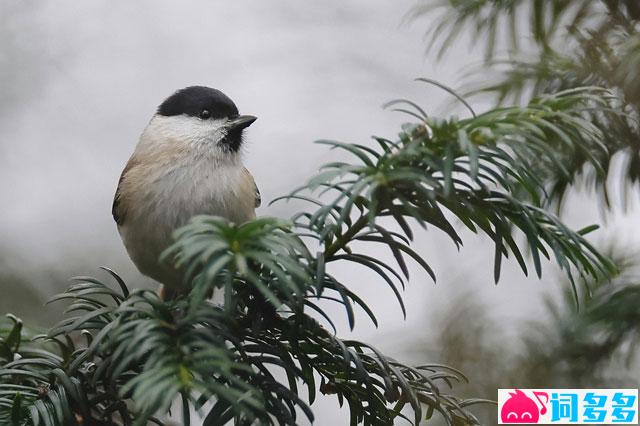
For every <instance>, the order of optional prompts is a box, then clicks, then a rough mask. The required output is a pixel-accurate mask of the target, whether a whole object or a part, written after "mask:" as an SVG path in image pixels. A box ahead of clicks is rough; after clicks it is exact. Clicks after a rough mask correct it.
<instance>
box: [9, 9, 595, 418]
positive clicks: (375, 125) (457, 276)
mask: <svg viewBox="0 0 640 426" xmlns="http://www.w3.org/2000/svg"><path fill="white" fill-rule="evenodd" d="M414 4H415V1H414V0H394V1H371V0H357V1H356V0H352V1H349V2H345V1H343V0H331V1H328V0H327V1H323V2H311V1H306V2H301V1H299V0H289V1H234V2H221V1H219V2H212V1H184V0H183V1H180V2H175V1H169V0H138V1H135V2H133V1H129V2H110V1H106V0H100V1H82V2H80V1H73V0H55V1H53V0H50V1H33V0H32V1H25V0H20V1H18V0H4V1H3V2H2V4H1V5H0V15H1V16H0V27H1V28H0V46H1V48H0V125H1V126H2V137H1V138H0V153H1V156H0V182H2V183H1V184H0V185H1V186H0V195H1V196H2V209H1V210H0V241H1V243H2V245H1V246H0V255H2V259H3V260H4V262H3V263H0V265H1V266H2V268H5V272H6V271H11V270H16V269H19V270H21V271H25V270H26V271H30V273H33V274H35V275H36V276H38V277H39V281H38V284H37V286H36V290H37V291H38V292H41V293H42V295H43V296H46V295H49V294H51V293H52V292H55V291H59V290H61V289H63V288H64V287H65V286H66V282H64V281H63V280H60V279H58V276H57V275H54V276H55V279H48V278H47V277H49V276H51V274H52V273H53V272H55V271H58V272H60V271H63V272H64V273H67V272H68V273H73V274H94V273H95V268H96V267H97V266H98V265H109V266H113V267H115V268H117V269H118V270H119V271H121V272H122V274H123V275H124V277H125V279H126V280H127V281H128V282H130V283H131V282H132V283H135V282H141V280H140V276H139V274H138V273H137V272H136V270H135V268H134V267H133V266H132V264H131V263H130V261H129V260H128V258H127V257H126V253H125V251H124V248H123V246H122V243H121V242H120V238H119V236H118V233H117V231H116V227H115V224H114V223H113V220H112V218H111V202H112V197H113V193H114V191H115V187H116V184H117V181H118V177H119V175H120V172H121V170H122V168H123V166H124V164H125V162H126V161H127V159H128V157H129V155H130V154H131V152H132V150H133V148H134V145H135V144H136V142H137V139H138V136H139V134H140V133H141V131H142V130H143V128H144V126H145V125H146V123H147V122H148V120H149V119H150V117H151V115H152V114H153V112H154V110H155V108H156V107H157V105H158V104H159V103H160V102H161V101H162V100H163V99H164V98H165V97H166V96H168V95H170V94H171V93H172V92H173V91H174V90H176V89H179V88H182V87H185V86H189V85H194V84H201V85H207V86H212V87H215V88H218V89H221V90H222V91H224V92H225V93H226V94H228V95H229V96H230V97H231V98H232V99H233V100H234V101H235V102H236V104H237V105H238V107H239V109H240V111H241V113H246V114H253V115H256V116H258V117H259V119H258V121H257V122H256V123H255V124H254V125H253V126H251V128H250V129H249V130H248V132H247V148H246V157H245V158H246V164H247V166H248V167H249V169H250V170H251V171H252V173H253V174H254V176H255V178H256V181H257V184H258V186H259V188H260V190H261V192H262V197H263V200H264V201H265V202H264V203H263V207H262V208H261V209H260V210H259V211H258V213H259V214H260V215H275V216H282V217H287V216H289V215H290V214H291V207H290V206H287V205H286V204H278V205H275V206H272V207H268V206H267V204H268V202H269V201H270V200H271V199H273V198H275V197H276V196H279V195H282V194H283V193H286V192H288V191H289V190H291V189H293V188H294V187H296V186H297V185H299V184H300V183H301V182H302V181H303V180H304V179H306V178H308V177H309V176H310V175H311V174H312V173H313V172H314V171H315V170H316V169H317V168H318V167H319V166H320V165H321V164H322V163H323V162H326V161H328V160H330V159H335V158H336V157H337V155H338V154H336V153H333V152H328V151H327V150H326V149H325V148H323V147H320V146H315V145H314V144H312V142H313V141H314V140H316V139H337V140H341V141H346V142H366V141H367V140H368V138H369V137H370V136H371V135H373V134H376V135H381V136H386V137H390V138H394V137H395V135H396V133H397V129H398V125H399V124H400V123H401V122H402V121H403V117H401V116H399V115H397V114H395V113H392V112H387V111H383V110H382V108H381V105H382V104H383V103H384V102H386V101H389V100H391V99H394V98H397V97H407V98H410V99H413V100H415V101H417V102H418V103H420V104H421V105H423V106H424V108H425V109H426V110H427V111H429V112H431V113H436V115H437V114H438V112H439V111H440V112H441V111H442V109H441V108H440V107H441V106H442V104H443V102H444V101H445V100H447V99H448V98H447V97H446V96H445V94H444V93H442V92H441V91H439V90H437V89H435V88H433V87H427V86H424V85H421V84H418V83H415V82H414V81H413V79H414V78H415V77H420V76H425V77H430V78H435V79H437V80H439V81H441V82H443V83H446V84H449V85H453V86H455V85H456V84H457V83H458V80H457V77H458V76H459V75H460V74H459V72H460V71H461V68H462V67H463V66H464V65H467V64H469V63H471V62H474V61H476V60H478V59H479V57H478V52H477V51H471V52H470V51H468V50H467V49H465V48H460V49H459V50H457V51H455V52H452V53H451V54H449V55H448V56H447V57H446V58H445V59H444V60H443V61H442V62H440V63H436V62H435V60H434V59H433V57H432V56H427V55H426V54H425V48H426V46H425V41H424V38H423V34H424V32H425V30H426V29H427V28H428V26H429V25H430V22H429V20H427V19H422V20H418V21H416V22H407V20H406V19H405V17H406V14H407V12H409V11H410V9H411V7H412V6H413V5H414ZM571 213H572V214H571V215H570V219H571V221H572V222H573V223H576V226H584V225H587V224H589V223H591V221H593V220H594V215H593V209H590V208H585V209H581V211H580V212H571ZM596 219H597V217H596ZM467 239H468V241H469V243H468V244H467V245H466V247H465V248H464V249H463V250H462V251H461V252H460V254H458V253H457V252H456V250H455V248H454V246H453V244H451V243H449V242H448V241H447V240H446V239H445V238H444V237H443V236H442V235H440V234H437V233H426V234H424V233H422V234H419V238H418V241H417V244H416V245H417V248H418V251H419V252H421V253H423V254H424V255H425V257H426V258H427V260H428V261H429V262H430V263H432V266H434V268H435V269H436V272H437V273H438V277H439V282H438V284H437V286H434V285H433V283H431V282H430V281H429V279H428V277H425V276H424V274H422V273H420V271H419V270H418V269H414V274H413V277H412V278H413V279H412V283H411V286H410V287H409V289H408V291H407V293H406V297H407V305H408V311H409V314H408V321H407V322H404V321H403V319H402V317H401V314H400V310H399V309H398V307H397V306H396V305H395V304H394V303H393V302H391V301H392V295H391V294H390V293H388V292H387V291H386V288H385V287H384V285H382V284H381V283H378V282H376V281H375V280H374V279H372V277H368V276H367V277H364V278H363V277H362V276H361V275H360V273H359V271H350V270H345V271H340V273H341V274H343V275H346V276H348V277H351V279H352V281H354V283H355V284H354V285H355V288H356V289H357V290H361V291H363V292H364V294H365V297H366V298H367V300H368V301H370V302H371V305H372V307H374V308H375V309H376V310H377V312H378V313H379V317H380V318H381V319H382V323H383V325H382V327H381V328H380V329H379V330H375V329H374V328H373V327H372V326H370V325H367V324H366V321H365V319H364V317H360V323H359V327H358V328H357V329H356V332H355V333H354V336H355V337H357V338H361V339H368V340H369V341H373V343H374V344H377V345H378V346H380V347H381V348H382V349H383V350H386V351H387V352H390V353H391V354H392V355H398V354H399V353H402V351H403V350H404V349H403V348H402V347H398V345H397V342H398V341H401V342H405V343H407V342H409V341H410V338H411V336H412V335H413V334H412V333H422V330H421V329H422V328H423V327H424V326H425V321H426V320H427V319H429V318H430V317H429V315H430V312H431V310H432V308H433V307H434V306H442V305H443V304H446V301H447V300H449V299H450V297H451V295H452V292H451V289H450V288H448V286H449V287H451V286H456V285H460V286H461V287H462V288H464V287H465V283H470V284H472V285H474V286H482V287H483V288H482V294H483V298H484V299H487V300H488V301H489V302H488V303H490V304H491V306H492V308H493V309H495V310H496V311H497V312H499V313H501V315H504V316H505V318H507V319H506V320H505V321H507V322H508V321H509V320H508V318H511V316H513V317H515V318H522V317H527V316H535V314H536V311H537V310H538V309H537V308H535V306H536V304H532V303H531V301H530V300H531V299H530V297H531V295H532V294H534V295H535V294H537V293H539V289H540V288H541V287H542V288H544V286H545V285H546V286H553V283H554V281H555V278H556V276H555V275H553V273H551V274H549V278H548V279H547V280H545V281H543V282H542V283H539V282H537V280H536V279H533V280H532V279H529V280H523V279H520V278H519V274H518V273H517V272H516V269H515V267H513V268H512V267H511V265H507V266H506V272H505V273H504V274H503V276H504V277H505V279H504V280H503V282H502V283H501V284H500V285H499V286H497V287H496V286H494V285H493V284H492V278H491V276H492V261H491V258H492V255H493V248H492V247H491V245H490V244H489V242H488V241H486V240H483V239H478V238H471V237H470V236H468V235H467ZM380 255H381V256H386V255H387V254H386V253H385V254H380ZM69 265H72V266H69ZM452 266H454V267H452ZM77 269H79V270H77ZM514 277H518V278H517V279H514ZM0 284H2V283H0ZM532 306H533V307H532ZM514 307H515V308H514ZM336 315H338V311H337V310H336ZM341 332H342V333H343V334H344V335H346V334H347V330H346V327H342V328H341ZM333 402H335V401H333V400H332V401H331V403H333ZM329 407H333V405H327V404H326V403H325V402H320V403H319V405H318V406H317V408H316V414H317V417H318V421H317V423H316V424H319V425H323V424H327V423H328V421H329V420H331V419H334V420H335V415H342V414H336V413H334V410H332V409H330V408H329ZM324 409H326V410H327V411H324ZM338 424H341V423H338Z"/></svg>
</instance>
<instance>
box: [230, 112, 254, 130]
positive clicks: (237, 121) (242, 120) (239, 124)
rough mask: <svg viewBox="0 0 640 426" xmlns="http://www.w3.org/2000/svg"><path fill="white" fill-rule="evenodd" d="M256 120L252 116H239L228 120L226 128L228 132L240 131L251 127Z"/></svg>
mask: <svg viewBox="0 0 640 426" xmlns="http://www.w3.org/2000/svg"><path fill="white" fill-rule="evenodd" d="M257 119H258V117H254V116H253V115H241V116H239V117H236V118H234V119H231V120H229V121H228V122H227V128H228V129H229V130H242V129H245V128H247V127H249V126H251V124H252V123H253V122H254V121H256V120H257Z"/></svg>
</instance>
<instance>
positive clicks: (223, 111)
mask: <svg viewBox="0 0 640 426" xmlns="http://www.w3.org/2000/svg"><path fill="white" fill-rule="evenodd" d="M255 120H256V117H254V116H252V115H239V114H238V108H237V107H236V105H235V104H234V103H233V101H232V100H231V99H229V97H227V96H226V95H225V94H224V93H222V92H221V91H219V90H216V89H212V88H209V87H204V86H191V87H187V88H184V89H181V90H178V91H177V92H175V93H174V94H173V95H171V96H169V97H168V98H167V99H166V100H165V101H164V102H162V104H161V105H160V106H159V107H158V110H157V111H156V113H155V114H154V115H153V117H152V118H151V121H150V122H149V124H148V125H147V127H146V128H145V129H144V131H143V132H142V135H141V136H140V141H139V142H138V145H137V146H136V148H135V151H134V153H133V155H132V156H131V158H130V159H129V161H128V162H127V164H126V166H125V168H124V170H123V172H122V175H121V176H120V181H119V183H118V189H117V190H116V194H115V197H114V200H113V209H112V213H113V218H114V219H115V221H116V223H117V225H118V231H119V233H120V236H121V237H122V241H123V242H124V246H125V247H126V249H127V252H128V253H129V256H130V257H131V260H132V261H133V263H134V264H135V265H136V267H137V268H138V270H139V271H140V272H141V273H142V274H144V275H147V276H149V277H151V278H153V279H154V280H156V281H158V282H159V283H161V284H162V285H163V287H162V289H161V291H160V294H161V295H162V296H163V297H165V298H171V297H173V296H172V295H175V294H176V293H180V292H181V291H184V289H185V288H184V287H185V283H184V282H183V278H182V274H181V273H180V271H177V270H176V269H174V268H173V267H172V266H171V265H167V264H164V263H161V262H160V261H159V257H160V254H161V253H162V251H163V250H164V249H166V248H167V247H168V246H169V245H170V244H171V242H172V237H171V236H172V233H173V231H174V230H176V229H177V228H179V227H181V226H183V225H185V224H186V223H187V222H188V221H189V219H190V218H192V217H193V216H196V215H199V214H208V215H215V216H221V217H224V218H226V219H229V220H230V221H232V222H235V223H243V222H246V221H248V220H251V219H253V218H255V209H256V207H258V206H260V192H259V191H258V188H257V187H256V184H255V181H254V180H253V177H252V176H251V174H250V173H249V171H248V170H247V169H246V168H245V167H244V166H243V164H242V150H241V148H242V145H243V131H244V129H246V128H247V127H248V126H250V125H251V124H252V123H253V122H254V121H255Z"/></svg>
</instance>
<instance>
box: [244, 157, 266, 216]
mask: <svg viewBox="0 0 640 426" xmlns="http://www.w3.org/2000/svg"><path fill="white" fill-rule="evenodd" d="M243 170H244V173H245V174H246V175H247V177H248V178H249V180H250V181H251V182H252V183H253V187H254V189H255V191H256V193H255V202H254V206H255V207H256V208H258V207H260V204H262V197H261V196H260V190H259V189H258V185H256V181H255V179H254V178H253V176H251V173H250V172H249V170H247V168H246V167H245V168H244V169H243Z"/></svg>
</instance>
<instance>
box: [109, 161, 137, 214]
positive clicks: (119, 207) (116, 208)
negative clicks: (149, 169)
mask: <svg viewBox="0 0 640 426" xmlns="http://www.w3.org/2000/svg"><path fill="white" fill-rule="evenodd" d="M136 163H137V161H135V160H134V158H133V157H131V158H130V159H129V161H128V162H127V165H126V166H125V167H124V170H123V171H122V174H121V175H120V180H119V181H118V189H116V195H115V196H114V197H113V206H112V207H111V214H112V215H113V219H114V220H115V221H116V223H117V224H118V225H122V224H123V223H124V220H125V216H126V209H125V206H124V204H123V203H122V182H123V181H124V179H125V176H126V175H127V173H128V172H129V171H130V170H131V169H132V168H133V167H134V166H135V165H136Z"/></svg>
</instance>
